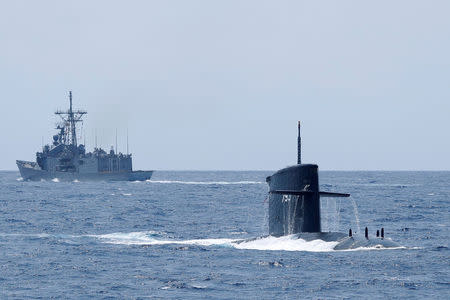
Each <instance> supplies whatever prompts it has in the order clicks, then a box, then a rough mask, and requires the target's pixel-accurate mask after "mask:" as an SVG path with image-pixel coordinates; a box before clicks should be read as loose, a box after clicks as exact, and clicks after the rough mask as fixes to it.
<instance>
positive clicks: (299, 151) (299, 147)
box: [297, 121, 302, 165]
mask: <svg viewBox="0 0 450 300" xmlns="http://www.w3.org/2000/svg"><path fill="white" fill-rule="evenodd" d="M297 164H298V165H301V164H302V138H301V136H300V121H298V138H297Z"/></svg>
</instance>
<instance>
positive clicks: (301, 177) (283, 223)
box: [266, 122, 350, 236]
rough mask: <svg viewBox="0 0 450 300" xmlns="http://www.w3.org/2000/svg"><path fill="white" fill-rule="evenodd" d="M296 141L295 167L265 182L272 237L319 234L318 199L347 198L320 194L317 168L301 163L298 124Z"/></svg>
mask: <svg viewBox="0 0 450 300" xmlns="http://www.w3.org/2000/svg"><path fill="white" fill-rule="evenodd" d="M297 141H298V142H297V149H298V151H297V165H294V166H291V167H287V168H284V169H281V170H279V171H277V172H275V173H274V174H273V175H271V176H269V177H267V178H266V182H267V183H268V185H269V234H270V235H273V236H283V235H289V234H295V233H300V232H321V226H320V196H322V197H349V196H350V195H349V194H341V193H330V192H320V191H319V167H318V165H316V164H302V163H301V136H300V122H298V140H297Z"/></svg>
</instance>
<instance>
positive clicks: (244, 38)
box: [0, 0, 450, 170]
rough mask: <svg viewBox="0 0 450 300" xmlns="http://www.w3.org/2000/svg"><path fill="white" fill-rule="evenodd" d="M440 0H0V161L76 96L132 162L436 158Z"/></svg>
mask: <svg viewBox="0 0 450 300" xmlns="http://www.w3.org/2000/svg"><path fill="white" fill-rule="evenodd" d="M449 16H450V1H448V0H445V1H412V0H407V1H298V0H296V1H280V0H278V1H261V0H258V1H242V0H240V1H230V0H227V1H210V0H205V1H186V0H182V1H111V0H108V1H80V0H77V1H18V0H15V1H1V2H0V42H1V44H0V46H1V47H0V101H1V102H0V103H1V111H2V117H1V119H0V128H1V129H0V132H1V152H0V154H1V155H0V169H6V170H17V168H16V166H15V160H16V159H21V160H34V159H35V152H36V151H38V150H39V149H40V147H41V144H42V137H44V139H45V142H50V141H51V136H52V135H53V134H54V133H55V130H54V124H55V122H56V121H57V119H56V116H54V115H53V112H54V110H55V109H57V108H67V106H68V91H69V90H72V91H73V95H74V105H75V107H77V108H83V109H86V110H87V111H88V115H87V117H86V118H85V120H86V121H85V123H84V126H83V128H84V132H85V134H86V142H87V147H88V149H91V148H92V147H93V144H94V132H95V130H96V131H97V135H98V142H99V144H101V145H103V146H104V147H105V148H109V147H110V146H111V145H113V144H114V136H115V131H116V128H117V130H118V133H119V150H121V151H126V130H127V128H128V131H129V137H130V150H131V151H132V152H133V155H134V168H135V169H156V170H183V169H194V170H203V169H208V170H223V169H226V170H242V169H245V170H253V169H256V170H261V169H264V170H275V169H279V168H281V167H285V166H287V165H290V164H293V163H295V162H296V137H297V132H296V131H297V127H296V126H297V120H301V121H302V123H303V129H302V130H303V134H302V139H303V161H304V162H311V163H318V164H319V167H320V169H322V170H355V169H356V170H423V169H426V170H450V133H449V131H450V18H449Z"/></svg>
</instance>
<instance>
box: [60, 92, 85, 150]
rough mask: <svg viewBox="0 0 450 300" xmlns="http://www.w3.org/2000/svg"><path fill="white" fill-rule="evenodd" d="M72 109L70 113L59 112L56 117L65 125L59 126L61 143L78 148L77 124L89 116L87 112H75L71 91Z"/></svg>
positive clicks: (70, 108)
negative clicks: (86, 115)
mask: <svg viewBox="0 0 450 300" xmlns="http://www.w3.org/2000/svg"><path fill="white" fill-rule="evenodd" d="M69 101H70V107H69V110H68V111H62V110H57V111H56V112H55V115H58V116H59V117H60V118H61V119H62V121H63V124H61V125H59V126H58V129H60V130H61V133H60V135H61V142H62V143H63V144H66V145H73V146H75V147H77V131H76V130H77V128H76V124H77V123H78V122H82V118H83V115H85V114H87V111H85V110H73V108H72V91H69Z"/></svg>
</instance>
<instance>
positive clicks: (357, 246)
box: [235, 232, 403, 251]
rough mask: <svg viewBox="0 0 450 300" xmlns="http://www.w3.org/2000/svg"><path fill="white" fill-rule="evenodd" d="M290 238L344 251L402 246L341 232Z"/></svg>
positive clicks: (250, 240)
mask: <svg viewBox="0 0 450 300" xmlns="http://www.w3.org/2000/svg"><path fill="white" fill-rule="evenodd" d="M264 238H267V236H262V237H258V238H253V239H246V240H241V241H236V242H235V243H237V244H240V243H247V242H252V241H255V240H259V239H264ZM290 238H291V239H293V240H295V239H302V240H304V241H307V242H310V241H316V240H322V241H324V242H332V243H336V244H335V245H334V247H333V250H337V251H345V250H364V249H365V248H367V249H402V248H403V247H402V246H400V245H399V244H397V243H395V242H393V241H392V240H391V239H388V238H375V237H374V238H363V237H355V236H348V235H346V234H345V233H342V232H302V233H296V234H293V235H291V236H290Z"/></svg>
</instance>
